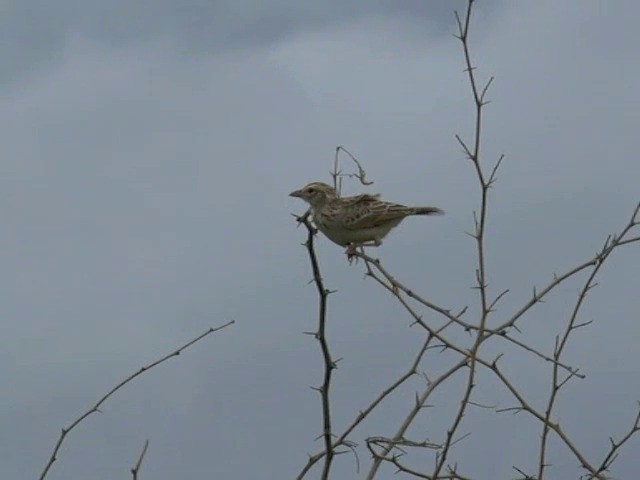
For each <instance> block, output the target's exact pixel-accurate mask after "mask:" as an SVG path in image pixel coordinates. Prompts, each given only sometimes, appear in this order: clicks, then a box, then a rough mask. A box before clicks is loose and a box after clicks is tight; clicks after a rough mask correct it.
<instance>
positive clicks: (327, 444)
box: [297, 213, 337, 480]
mask: <svg viewBox="0 0 640 480" xmlns="http://www.w3.org/2000/svg"><path fill="white" fill-rule="evenodd" d="M297 219H298V221H299V222H300V223H302V224H304V226H305V227H306V228H307V241H306V242H305V243H304V245H305V247H306V248H307V253H308V255H309V261H310V262H311V269H312V271H313V282H314V283H315V285H316V289H317V290H318V330H317V331H316V332H314V333H313V336H314V337H315V338H316V340H318V342H319V343H320V349H321V350H322V358H323V359H324V376H323V381H322V385H321V386H320V387H319V388H316V390H318V391H319V392H320V398H321V402H322V438H323V440H324V465H323V467H322V476H321V478H322V480H326V479H328V478H329V472H330V471H331V464H332V462H333V457H334V456H335V454H336V451H335V447H334V445H333V432H332V430H331V429H332V427H331V403H330V389H331V375H332V372H333V370H334V369H335V368H337V367H336V362H335V361H334V360H333V358H332V357H331V352H330V350H329V343H328V342H327V337H326V325H327V298H328V297H329V295H330V294H331V293H332V292H331V291H330V290H328V289H327V288H325V286H324V281H323V280H322V275H321V274H320V265H319V264H318V257H317V255H316V251H315V248H314V237H315V234H316V229H315V227H314V226H313V225H312V224H311V221H310V220H309V215H308V213H307V214H305V215H303V216H302V217H297Z"/></svg>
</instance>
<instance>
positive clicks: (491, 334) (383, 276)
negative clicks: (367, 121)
mask: <svg viewBox="0 0 640 480" xmlns="http://www.w3.org/2000/svg"><path fill="white" fill-rule="evenodd" d="M473 4H474V0H469V1H468V4H467V10H466V15H465V16H464V18H461V17H460V15H458V13H457V12H456V21H457V24H458V34H457V35H456V37H457V38H458V39H459V40H460V42H461V44H462V47H463V52H464V61H465V66H466V68H465V72H466V73H467V76H468V79H469V85H470V87H471V91H472V97H473V103H474V107H475V129H474V136H473V140H472V142H471V143H470V144H467V143H466V142H465V141H464V140H462V138H461V137H460V136H456V139H457V140H458V142H459V144H460V145H461V147H462V149H463V152H464V154H465V156H466V157H467V158H468V159H469V160H470V161H471V164H472V165H473V168H474V171H475V174H476V177H477V180H478V184H479V186H480V207H479V210H478V211H477V212H474V217H473V218H474V227H475V228H474V231H473V233H472V234H471V236H472V238H473V239H474V240H475V245H476V251H477V268H476V272H475V282H476V286H475V288H476V289H477V290H478V293H479V303H480V309H479V317H478V318H477V319H476V320H475V321H471V320H468V319H465V320H463V319H462V316H463V314H464V313H465V312H466V310H467V308H466V307H464V308H463V309H462V310H461V311H460V312H459V313H452V311H451V310H450V309H448V308H444V307H441V306H439V305H437V304H436V303H434V302H432V301H429V300H427V299H426V298H425V297H424V296H421V295H418V294H416V293H415V292H414V291H413V290H412V289H410V288H408V287H406V286H405V285H404V284H402V283H401V282H399V281H398V280H397V279H396V278H395V277H394V276H393V275H391V273H389V271H388V270H387V269H386V268H385V267H383V265H382V263H381V262H380V260H378V259H375V258H373V257H370V256H369V255H367V254H366V253H365V252H364V250H361V251H360V252H358V253H356V254H355V257H356V258H360V259H362V260H363V261H364V265H365V268H366V275H367V276H369V277H371V278H373V279H374V280H375V281H376V282H377V283H378V284H379V285H380V286H382V287H383V288H384V289H385V290H386V291H388V292H389V293H390V294H391V295H392V296H394V297H395V298H396V299H397V300H398V302H399V303H400V304H401V305H402V307H403V308H404V310H405V311H406V312H407V313H408V314H409V315H410V316H411V318H412V319H413V324H418V325H420V326H421V327H422V328H423V329H425V330H426V332H427V334H428V337H427V342H426V343H425V345H424V346H423V349H422V350H421V352H420V353H419V354H418V356H417V358H416V360H415V362H414V365H413V366H412V367H411V369H410V370H409V372H407V373H406V374H405V375H404V376H403V377H401V378H400V379H399V380H398V381H397V382H395V383H394V384H393V385H392V386H391V387H389V388H388V389H386V390H385V391H384V392H383V393H382V394H381V395H380V396H379V397H378V398H377V399H376V400H375V401H374V402H373V403H371V404H370V406H369V407H368V408H367V409H365V410H364V411H363V412H360V415H359V416H358V417H357V418H356V420H355V421H354V422H353V423H352V424H351V425H350V426H349V427H348V428H347V429H346V430H345V431H344V432H343V434H342V435H340V436H339V437H338V438H336V439H335V440H333V443H332V444H331V438H330V437H327V436H326V435H325V451H323V452H319V453H317V454H315V455H313V456H310V458H309V461H308V462H307V464H306V465H305V467H304V468H303V470H302V472H301V473H300V475H299V476H298V479H302V478H303V477H304V476H305V474H306V473H307V472H308V471H309V470H310V469H311V467H312V466H313V465H314V464H315V463H316V462H318V461H319V460H320V459H321V458H325V466H326V464H327V458H328V457H330V456H332V455H333V454H334V452H335V449H336V448H338V447H340V446H345V447H348V448H350V449H354V447H355V443H354V442H353V441H351V440H348V439H347V437H348V435H350V434H351V432H352V431H353V429H355V427H356V426H357V425H358V424H359V423H360V422H361V421H363V420H364V418H365V417H366V416H367V415H368V414H369V413H370V412H371V411H372V410H373V409H375V408H376V407H377V405H378V404H379V403H380V401H382V399H383V398H385V396H387V395H389V394H390V393H391V392H392V391H393V390H394V389H395V388H397V386H399V385H400V384H401V383H402V382H404V381H405V380H406V379H408V378H409V377H410V376H411V375H413V373H415V371H416V369H417V368H418V365H419V364H420V362H421V361H422V359H423V356H424V354H425V353H426V350H427V348H429V343H430V342H432V341H436V342H439V345H432V346H431V347H440V348H441V350H442V351H444V350H450V351H453V352H456V353H457V354H459V355H460V357H461V358H459V359H457V361H456V362H455V363H454V364H453V365H452V366H451V367H450V368H449V369H448V370H446V371H445V372H444V373H442V374H440V375H439V376H437V377H436V378H434V379H429V378H428V377H427V376H426V374H425V378H427V387H426V388H425V389H424V390H423V391H422V393H421V394H420V395H416V399H415V402H414V404H413V406H412V407H411V409H410V410H409V412H408V414H407V415H406V417H405V418H404V420H403V421H402V423H401V425H400V426H399V428H398V430H397V431H396V433H395V434H394V435H393V436H391V437H390V438H387V437H383V436H375V437H369V438H368V439H367V440H366V446H367V448H368V450H369V452H370V453H371V455H372V456H373V460H372V465H371V468H370V470H369V471H368V473H367V476H366V478H367V479H369V480H370V479H373V478H374V477H375V476H376V474H377V473H378V470H379V467H380V465H381V464H382V463H384V462H386V463H389V464H391V465H393V466H395V467H396V468H397V470H398V472H403V473H405V474H408V475H411V476H414V477H416V478H426V479H431V480H438V479H460V480H463V479H467V478H468V477H465V476H462V475H461V474H459V473H458V471H457V464H454V465H451V464H450V463H449V462H448V457H449V456H450V452H451V449H452V447H453V446H454V445H455V444H456V443H457V442H459V441H461V440H462V439H464V438H466V436H467V435H459V434H457V431H458V430H459V428H460V425H461V424H462V422H463V419H464V418H465V415H466V414H467V410H468V407H469V406H470V405H477V406H482V405H479V404H478V403H477V402H476V401H474V400H473V399H472V392H473V389H474V387H475V384H476V379H477V372H478V369H479V368H484V369H487V370H489V371H491V372H492V373H493V374H494V375H495V376H496V377H497V378H498V380H500V382H501V383H502V385H503V386H504V387H505V388H506V390H507V391H508V392H509V393H510V394H511V395H512V396H513V397H514V398H515V399H516V401H517V406H516V407H512V408H502V409H496V412H500V411H507V410H513V411H516V412H519V411H524V412H527V413H529V414H530V415H531V416H533V417H534V418H536V419H537V420H538V421H540V422H541V425H542V428H543V434H542V438H541V441H540V465H539V471H538V477H533V476H530V475H527V474H525V473H524V472H523V471H522V470H520V469H518V468H516V467H513V468H514V469H515V470H516V471H517V472H518V473H520V474H522V475H523V476H524V477H523V478H526V479H532V480H533V479H534V478H535V479H536V480H542V478H543V475H544V469H545V467H546V466H545V452H546V448H547V439H548V437H549V434H550V433H551V432H553V434H554V435H556V436H557V437H558V438H559V439H560V441H561V442H562V443H563V444H564V445H565V446H566V447H567V449H568V450H569V451H570V452H571V453H572V454H573V455H574V456H575V458H576V460H577V462H578V463H579V465H580V466H581V467H582V468H583V469H585V470H586V472H587V476H588V478H593V479H600V480H604V479H605V477H604V472H606V471H607V470H608V469H609V467H610V466H611V464H612V463H613V462H614V461H615V459H616V458H617V456H618V453H619V450H620V448H621V447H622V446H623V445H624V444H625V443H626V442H627V441H628V440H629V439H630V438H631V437H632V436H633V435H635V434H636V433H637V432H638V431H640V411H639V412H638V414H637V416H636V419H635V422H634V424H633V426H632V427H631V428H630V429H629V431H628V432H627V434H626V435H624V436H623V437H622V438H621V439H620V440H618V441H614V440H613V439H611V440H610V442H611V448H610V449H609V451H608V452H607V453H606V455H605V456H604V459H603V460H602V462H601V463H600V464H599V465H597V464H596V463H594V462H591V461H590V460H589V459H588V458H587V457H586V455H585V454H584V453H582V451H581V450H580V449H579V448H578V447H577V446H576V445H575V443H574V441H573V440H572V439H571V438H570V437H569V435H568V434H567V433H566V432H565V430H564V429H563V428H562V427H561V425H560V423H559V422H556V421H553V420H552V418H551V417H552V411H553V407H554V404H555V400H556V396H557V393H558V391H559V390H560V388H562V386H564V385H565V384H566V383H567V381H568V380H570V379H571V378H573V377H577V378H585V376H584V375H583V374H582V373H579V370H578V369H577V368H574V367H572V366H569V365H567V364H566V363H565V361H564V360H563V358H562V357H563V352H564V350H565V346H566V345H567V343H568V340H569V338H570V335H571V333H572V332H574V331H575V330H576V329H578V328H581V327H583V326H586V325H588V323H589V322H584V323H579V322H578V321H577V318H578V314H579V311H580V308H581V306H582V304H583V302H584V300H585V298H586V294H587V293H588V291H589V290H590V289H591V288H593V286H595V277H596V275H597V273H598V271H599V270H600V269H601V267H602V266H603V264H604V262H605V261H606V260H607V259H608V257H609V256H610V254H611V253H612V252H613V251H614V250H615V249H617V248H618V247H621V246H625V245H629V244H632V243H640V235H636V236H631V232H632V230H633V229H634V228H635V227H637V226H638V225H639V224H640V218H639V215H640V204H638V205H637V206H636V208H635V210H634V212H633V215H632V217H631V220H630V221H629V223H628V224H627V226H626V227H625V228H624V229H623V230H622V231H621V232H620V233H618V234H617V235H613V236H611V237H610V238H609V239H608V240H607V242H606V243H605V246H604V247H603V248H602V249H601V250H600V251H599V252H598V253H597V254H596V255H595V256H594V257H593V258H591V259H590V260H588V261H586V262H584V263H582V264H580V265H578V266H576V267H574V268H572V269H570V270H568V271H567V272H565V273H563V274H561V275H555V274H554V276H553V279H552V280H551V281H550V282H549V283H548V284H547V285H546V286H545V287H544V288H542V289H540V290H538V289H535V288H534V290H533V295H532V297H531V298H530V299H529V300H528V301H527V302H525V303H524V305H522V306H521V307H520V308H519V309H517V310H516V311H515V313H513V314H511V315H510V316H507V317H505V319H504V320H503V321H502V323H500V324H499V326H497V327H493V328H491V327H489V326H488V319H489V317H490V316H491V315H492V314H493V313H494V312H495V307H496V305H497V304H498V302H499V301H500V300H501V299H502V298H503V297H504V296H505V295H506V294H507V293H508V292H509V290H504V291H502V292H501V293H500V294H498V295H496V296H495V297H490V295H489V292H488V274H487V259H486V253H485V251H486V249H485V234H486V225H487V218H488V211H489V210H488V206H489V203H488V200H489V190H490V188H491V187H492V186H493V185H494V183H495V181H496V174H497V171H498V169H499V167H500V165H501V164H502V161H503V159H504V156H503V155H500V156H499V158H498V159H497V161H496V162H495V164H494V165H493V166H492V167H491V168H490V170H489V174H487V172H486V171H485V167H484V165H483V163H481V161H480V158H481V151H480V150H481V139H482V114H483V108H484V106H486V105H487V104H488V103H489V102H488V101H487V100H486V95H487V92H488V89H489V87H490V85H491V83H492V81H493V77H492V78H490V79H489V80H488V82H486V84H485V85H484V86H482V87H480V86H479V85H478V82H477V78H476V73H475V67H474V66H473V64H472V61H471V54H470V49H469V26H470V21H471V13H472V6H473ZM340 150H343V151H344V152H345V153H347V155H349V156H350V158H351V159H352V160H353V161H354V163H355V164H356V166H357V168H358V173H357V174H343V173H342V171H341V170H340V169H339V159H338V155H339V152H340ZM331 176H332V178H333V182H334V186H335V188H336V189H337V190H338V191H340V189H341V186H342V179H343V178H344V177H355V178H358V179H359V180H360V182H361V183H362V184H364V185H368V184H370V183H372V182H367V181H366V180H365V172H364V169H363V168H362V166H361V164H360V162H359V161H358V160H357V159H356V158H355V157H354V156H353V155H351V153H349V152H348V151H346V150H345V149H344V148H342V147H338V148H337V149H336V156H335V160H334V169H333V172H332V173H331ZM300 221H301V222H304V223H305V224H306V225H307V228H308V229H309V232H310V237H309V238H310V239H311V237H312V232H313V227H312V225H311V224H310V223H308V214H306V215H305V216H304V217H301V220H300ZM307 246H309V242H307ZM310 256H311V255H310ZM313 261H314V260H313V259H312V263H313ZM315 261H316V262H317V260H315ZM589 269H591V271H590V274H589V276H588V278H587V279H586V281H585V283H584V286H583V288H582V289H581V291H580V293H579V295H578V299H577V301H576V304H575V306H574V309H573V311H572V314H571V316H570V318H569V320H568V323H567V325H566V328H565V329H564V331H563V333H562V334H561V335H559V336H558V338H557V341H556V345H555V348H554V349H553V352H552V353H551V354H545V353H543V352H541V351H539V350H537V349H535V348H533V347H532V346H530V345H528V344H527V343H525V342H524V341H521V340H518V339H516V338H515V336H512V335H511V333H512V332H511V329H513V330H515V331H516V332H518V333H520V330H519V329H518V326H517V325H516V324H517V322H518V321H519V320H521V319H522V318H523V317H524V316H525V314H526V313H527V312H529V311H530V310H532V309H533V308H534V306H535V305H537V304H538V303H540V302H542V300H543V299H544V298H545V297H546V296H547V295H548V294H550V293H551V292H553V291H554V290H556V289H557V287H558V286H559V285H560V284H562V283H563V282H565V281H567V280H569V279H570V278H573V277H575V276H577V275H578V274H580V273H581V272H585V271H587V270H589ZM314 272H315V270H314ZM314 278H315V273H314ZM318 278H319V276H318ZM316 283H317V284H318V282H316ZM318 288H319V291H325V290H324V287H322V286H321V284H318ZM325 292H326V291H325ZM325 300H326V298H325ZM411 300H413V301H414V302H417V303H418V304H420V305H422V306H424V307H426V308H427V309H429V310H431V311H433V312H436V313H438V314H439V315H441V316H442V317H443V318H444V320H445V323H444V325H443V326H441V327H440V328H436V327H434V326H431V325H430V324H429V323H428V322H426V321H424V319H423V318H422V316H421V315H420V314H419V312H418V311H417V310H416V309H415V308H414V307H413V306H412V304H411V303H410V302H411ZM456 326H457V327H459V328H462V329H463V330H464V331H465V332H469V333H471V334H472V342H471V345H470V346H468V347H467V346H463V345H462V344H459V343H458V342H454V341H452V340H451V339H450V338H449V337H450V335H449V331H448V329H450V328H451V327H456ZM514 335H515V334H514ZM490 338H493V339H494V340H495V339H503V340H504V341H507V342H509V343H511V344H513V345H516V346H517V347H519V348H521V349H523V350H525V351H527V352H529V353H531V354H533V355H535V356H536V357H538V358H540V359H543V360H545V361H547V362H549V363H550V364H551V367H552V389H551V394H550V396H549V398H548V402H547V407H546V409H545V411H544V412H541V411H538V410H536V409H535V408H533V407H532V405H531V404H530V403H529V402H528V401H527V399H526V397H525V394H524V393H523V392H522V391H520V390H519V389H518V388H516V386H515V385H514V384H513V381H512V380H511V379H510V378H508V377H507V376H506V375H505V374H504V373H503V372H502V371H501V370H500V369H499V368H498V360H499V358H500V357H501V356H502V354H500V355H498V357H497V358H496V359H495V360H493V361H488V360H486V359H485V358H483V357H482V356H481V355H480V348H481V346H482V345H483V344H484V342H485V341H486V340H488V339H490ZM329 358H330V357H329ZM325 361H326V360H325ZM329 365H331V364H329ZM465 367H468V372H467V377H466V388H465V390H464V393H463V395H462V398H461V399H460V400H459V406H458V408H457V411H456V414H455V415H454V418H453V420H452V423H451V425H450V427H449V428H448V430H447V432H446V435H445V438H444V441H442V442H439V443H437V442H431V441H414V440H410V439H407V438H406V437H405V435H406V432H407V430H408V428H409V427H410V426H411V425H412V423H413V422H414V420H415V419H416V418H417V416H418V414H419V413H420V411H422V410H423V409H424V408H425V407H426V406H427V400H428V398H430V396H431V395H432V394H433V392H434V391H435V390H436V389H438V388H441V387H442V385H443V384H444V383H446V381H447V380H449V379H450V378H452V377H453V376H454V375H455V374H456V373H457V372H458V371H461V370H463V369H464V368H465ZM333 368H335V365H334V366H333ZM326 369H327V367H325V370H326ZM329 370H330V369H329ZM562 372H564V373H565V375H564V376H563V377H562V378H561V375H560V374H561V373H562ZM321 391H322V389H321ZM490 408H493V407H490ZM329 432H330V430H329ZM408 447H409V448H435V449H437V454H436V458H435V462H434V465H433V467H432V468H433V470H432V473H429V474H427V473H425V472H423V471H418V470H416V469H414V468H410V467H407V466H406V465H405V464H404V463H402V462H401V458H403V457H404V456H406V455H407V454H408V451H407V448H408ZM329 462H330V460H329ZM322 478H326V477H324V476H323V477H322Z"/></svg>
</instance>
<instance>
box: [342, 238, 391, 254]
mask: <svg viewBox="0 0 640 480" xmlns="http://www.w3.org/2000/svg"><path fill="white" fill-rule="evenodd" d="M381 244H382V242H381V241H380V240H370V241H368V242H360V243H354V242H351V243H350V244H349V246H348V247H347V249H346V250H345V252H344V253H346V254H347V256H349V257H352V256H354V255H355V254H356V249H357V248H358V247H359V248H360V249H361V250H362V249H363V248H364V247H379V246H380V245H381ZM362 251H363V253H364V250H362Z"/></svg>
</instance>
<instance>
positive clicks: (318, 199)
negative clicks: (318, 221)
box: [289, 182, 337, 208]
mask: <svg viewBox="0 0 640 480" xmlns="http://www.w3.org/2000/svg"><path fill="white" fill-rule="evenodd" d="M289 196H290V197H297V198H301V199H302V200H304V201H305V202H307V203H308V204H309V205H311V206H312V207H314V208H318V207H321V206H322V205H324V204H325V203H326V202H327V201H329V200H331V199H333V198H336V196H337V195H336V190H335V188H333V187H331V186H329V185H327V184H326V183H322V182H311V183H309V184H307V185H305V186H304V187H302V188H301V189H300V190H296V191H295V192H291V193H290V194H289Z"/></svg>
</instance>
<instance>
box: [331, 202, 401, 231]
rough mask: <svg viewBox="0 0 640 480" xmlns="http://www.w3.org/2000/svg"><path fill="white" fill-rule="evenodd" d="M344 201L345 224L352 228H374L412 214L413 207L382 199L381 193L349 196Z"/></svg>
mask: <svg viewBox="0 0 640 480" xmlns="http://www.w3.org/2000/svg"><path fill="white" fill-rule="evenodd" d="M342 200H346V202H345V203H343V208H344V224H345V227H347V228H350V229H356V230H357V229H361V228H373V227H377V226H379V225H384V224H385V223H388V222H390V221H394V220H399V219H402V218H404V217H406V216H407V215H410V214H411V212H412V209H411V208H409V207H405V206H404V205H398V204H395V203H389V202H385V201H383V200H380V196H379V195H367V194H364V195H358V196H355V197H347V198H343V199H342Z"/></svg>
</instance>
